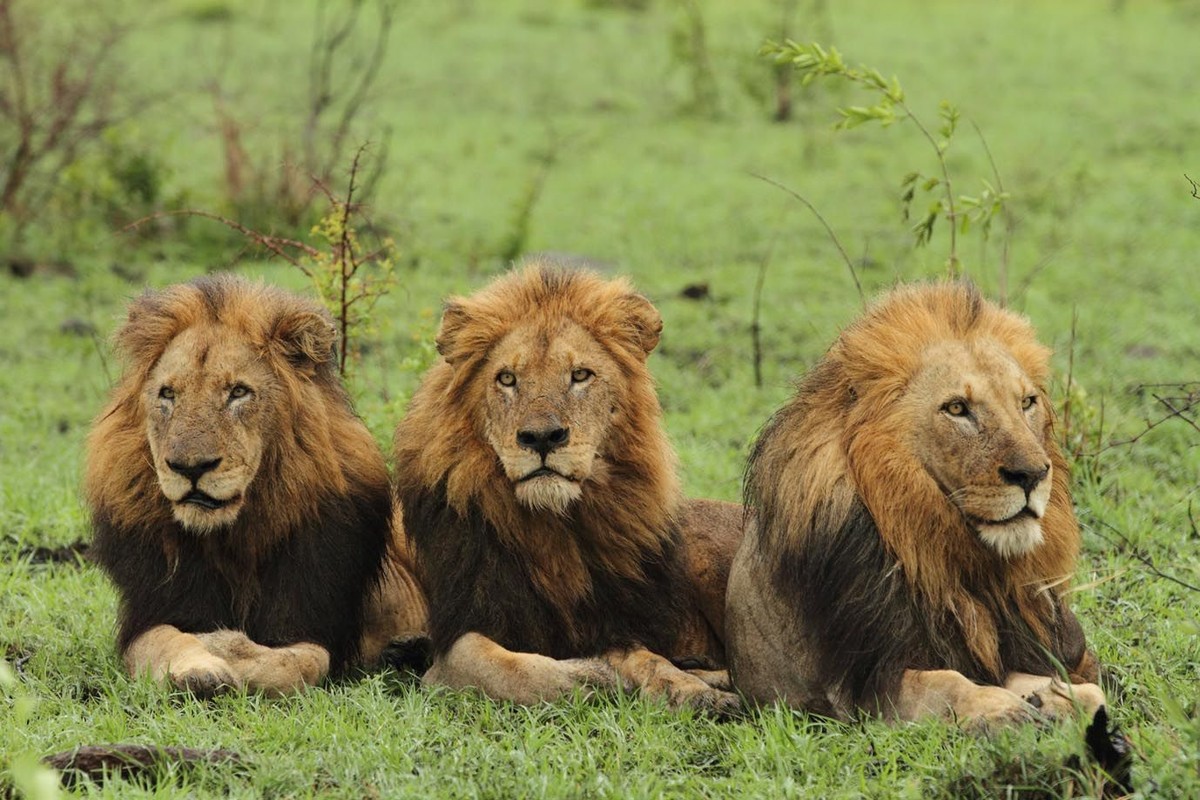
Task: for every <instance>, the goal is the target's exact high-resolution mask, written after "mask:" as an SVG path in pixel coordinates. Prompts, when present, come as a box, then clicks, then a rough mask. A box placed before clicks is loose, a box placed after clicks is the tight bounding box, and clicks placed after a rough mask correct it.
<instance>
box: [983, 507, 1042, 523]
mask: <svg viewBox="0 0 1200 800" xmlns="http://www.w3.org/2000/svg"><path fill="white" fill-rule="evenodd" d="M1022 519H1032V520H1039V519H1041V517H1040V516H1038V514H1037V513H1035V512H1034V510H1033V509H1032V508H1030V507H1029V506H1025V507H1024V508H1022V509H1021V510H1020V511H1018V512H1017V513H1015V514H1013V515H1012V516H1011V517H1005V518H1004V519H983V518H982V517H975V521H976V522H977V523H978V524H981V525H1011V524H1013V523H1014V522H1017V521H1018V520H1022Z"/></svg>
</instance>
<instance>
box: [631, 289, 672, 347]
mask: <svg viewBox="0 0 1200 800" xmlns="http://www.w3.org/2000/svg"><path fill="white" fill-rule="evenodd" d="M621 306H622V310H623V311H624V312H625V315H626V320H627V322H626V325H627V330H628V331H629V334H630V337H631V338H632V339H633V342H634V344H636V345H637V346H638V347H639V348H641V350H642V353H644V354H645V355H650V353H651V351H653V350H654V348H655V347H658V340H659V338H661V337H662V329H663V321H662V315H661V314H659V313H658V309H657V308H655V307H654V305H653V304H652V303H651V302H650V301H649V300H647V299H646V298H644V297H642V296H641V295H640V294H627V295H625V296H624V297H622V298H621Z"/></svg>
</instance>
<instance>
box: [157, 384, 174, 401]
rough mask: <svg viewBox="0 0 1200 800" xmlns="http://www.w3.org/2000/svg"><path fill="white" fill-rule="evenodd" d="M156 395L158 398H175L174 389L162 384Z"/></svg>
mask: <svg viewBox="0 0 1200 800" xmlns="http://www.w3.org/2000/svg"><path fill="white" fill-rule="evenodd" d="M158 396H159V398H161V399H163V400H174V399H175V390H174V389H172V388H171V387H170V386H164V387H162V388H161V389H159V390H158Z"/></svg>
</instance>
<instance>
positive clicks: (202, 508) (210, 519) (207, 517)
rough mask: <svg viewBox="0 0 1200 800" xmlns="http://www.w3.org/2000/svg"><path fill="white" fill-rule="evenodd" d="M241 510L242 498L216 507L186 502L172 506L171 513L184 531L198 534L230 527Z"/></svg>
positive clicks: (182, 501)
mask: <svg viewBox="0 0 1200 800" xmlns="http://www.w3.org/2000/svg"><path fill="white" fill-rule="evenodd" d="M241 509H242V499H241V498H240V497H238V498H236V499H234V500H231V501H227V502H224V503H222V504H220V505H216V506H214V505H213V504H204V503H195V502H189V501H185V500H181V501H179V502H175V503H172V504H171V513H172V515H173V516H174V517H175V521H176V522H178V523H179V524H180V525H182V526H183V528H184V530H186V531H189V532H191V533H196V534H205V533H212V532H213V531H216V530H219V529H221V528H227V527H229V526H230V525H232V524H233V522H234V520H236V519H237V516H238V512H239V511H241Z"/></svg>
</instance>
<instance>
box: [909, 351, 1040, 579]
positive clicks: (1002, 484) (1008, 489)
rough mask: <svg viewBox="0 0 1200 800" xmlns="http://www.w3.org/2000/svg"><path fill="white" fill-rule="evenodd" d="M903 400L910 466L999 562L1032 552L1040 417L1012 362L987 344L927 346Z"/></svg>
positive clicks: (1034, 393)
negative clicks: (913, 462)
mask: <svg viewBox="0 0 1200 800" xmlns="http://www.w3.org/2000/svg"><path fill="white" fill-rule="evenodd" d="M902 402H903V413H904V414H905V415H906V417H907V422H908V425H907V430H908V431H909V436H910V437H911V445H912V447H913V451H914V453H915V454H916V456H917V459H918V460H919V461H920V462H921V465H922V466H923V467H924V468H925V470H926V471H927V472H928V473H929V475H930V476H932V478H933V479H934V480H935V481H936V482H937V484H938V486H939V487H940V488H941V490H942V492H943V493H944V494H945V496H946V497H947V498H948V499H949V500H950V502H951V503H953V504H954V505H955V506H956V507H957V508H958V509H959V510H960V511H961V512H962V514H963V516H964V517H965V518H966V520H967V522H968V523H969V524H970V526H971V527H972V528H973V529H974V530H975V531H976V532H977V533H978V535H979V537H980V538H981V539H982V540H983V541H984V542H985V543H986V544H987V545H989V546H990V547H992V548H993V549H994V550H995V551H996V552H998V553H999V554H1000V555H1002V556H1005V557H1012V556H1019V555H1022V554H1025V553H1028V552H1029V551H1031V550H1033V549H1034V548H1036V547H1037V546H1038V545H1040V544H1041V542H1042V538H1043V537H1042V524H1041V521H1042V517H1043V515H1044V514H1045V513H1046V506H1047V504H1048V502H1049V500H1050V487H1051V477H1052V476H1051V469H1052V467H1051V460H1050V456H1049V453H1048V450H1047V446H1046V444H1047V443H1046V436H1047V432H1048V425H1047V422H1048V420H1047V413H1048V412H1047V409H1046V408H1045V406H1044V404H1045V402H1046V399H1045V397H1044V396H1043V394H1042V392H1040V391H1039V389H1038V387H1037V386H1036V385H1035V384H1034V382H1033V381H1032V380H1031V379H1030V378H1029V376H1028V375H1026V374H1025V372H1024V371H1023V370H1022V369H1021V367H1020V366H1019V364H1018V363H1017V361H1016V359H1015V358H1014V357H1013V356H1012V355H1011V354H1010V353H1009V352H1008V351H1007V350H1006V349H1005V348H1004V347H1003V346H1001V345H1000V344H999V343H997V342H995V341H993V340H989V339H983V340H974V341H970V342H964V341H947V342H943V343H940V344H936V345H933V346H931V347H930V348H928V349H927V350H926V352H925V354H924V356H923V359H922V364H921V366H920V368H919V369H918V370H917V372H916V373H915V375H914V376H913V379H912V381H911V383H910V384H909V388H908V391H907V392H906V393H905V397H904V400H903V401H902Z"/></svg>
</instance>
